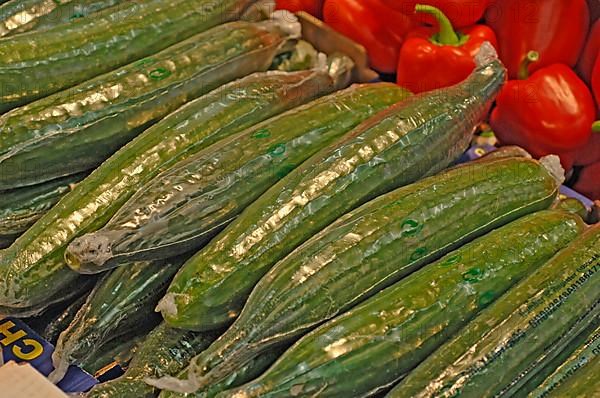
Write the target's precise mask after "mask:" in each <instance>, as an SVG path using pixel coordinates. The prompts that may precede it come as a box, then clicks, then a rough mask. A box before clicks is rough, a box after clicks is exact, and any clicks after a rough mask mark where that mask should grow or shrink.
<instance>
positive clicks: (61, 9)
mask: <svg viewBox="0 0 600 398" xmlns="http://www.w3.org/2000/svg"><path fill="white" fill-rule="evenodd" d="M124 2H125V0H60V1H48V0H10V1H7V2H6V3H4V2H3V1H0V4H2V3H4V4H2V6H0V37H7V36H12V35H15V34H19V33H24V32H31V31H35V30H44V29H48V28H51V27H53V26H56V25H60V24H62V23H67V22H70V21H74V20H77V19H79V18H83V17H86V16H88V15H90V14H93V13H95V12H98V11H100V10H103V9H105V8H109V7H112V6H114V5H117V4H120V3H124Z"/></svg>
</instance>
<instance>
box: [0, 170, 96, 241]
mask: <svg viewBox="0 0 600 398" xmlns="http://www.w3.org/2000/svg"><path fill="white" fill-rule="evenodd" d="M88 174H89V173H79V174H74V175H70V176H67V177H63V178H59V179H56V180H52V181H48V182H45V183H42V184H38V185H33V186H30V187H24V188H19V189H15V190H12V191H7V192H2V193H1V194H2V203H0V238H5V239H7V240H8V239H10V238H12V240H14V239H16V238H17V237H18V236H19V235H21V234H22V233H23V232H25V231H26V230H27V228H29V227H31V226H32V225H33V224H34V223H35V222H36V221H37V220H39V219H40V218H41V217H42V216H43V215H44V214H46V212H47V211H48V210H50V209H51V208H52V207H53V206H54V205H55V204H57V203H58V201H59V200H60V198H62V197H63V196H64V195H65V194H66V193H67V192H70V191H71V190H72V189H73V187H74V185H75V184H77V183H78V182H80V181H81V180H83V179H84V178H85V177H86V176H87V175H88Z"/></svg>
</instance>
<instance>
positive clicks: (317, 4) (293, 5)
mask: <svg viewBox="0 0 600 398" xmlns="http://www.w3.org/2000/svg"><path fill="white" fill-rule="evenodd" d="M276 5H277V7H276V8H277V9H278V10H288V11H291V12H298V11H306V12H307V13H309V14H311V15H314V16H315V17H317V18H321V17H322V15H323V12H322V11H323V0H277V1H276Z"/></svg>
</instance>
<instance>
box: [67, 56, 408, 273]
mask: <svg viewBox="0 0 600 398" xmlns="http://www.w3.org/2000/svg"><path fill="white" fill-rule="evenodd" d="M344 59H345V58H342V60H344ZM348 61H349V60H348ZM351 65H352V63H351V62H350V63H349V66H350V67H349V68H348V69H347V70H348V72H350V71H351V69H352V68H351ZM340 68H344V66H340ZM348 76H349V75H348ZM408 95H409V94H408V92H406V91H405V90H403V89H401V88H400V87H398V86H394V85H390V84H387V83H381V84H369V85H361V86H354V87H351V88H349V89H346V90H343V91H340V92H337V93H334V94H332V95H329V96H326V97H323V98H320V99H317V100H315V101H312V102H310V103H308V104H306V105H303V106H300V107H298V108H295V109H292V110H290V111H288V112H286V113H283V114H281V115H279V116H276V117H275V118H272V119H269V120H267V121H265V122H263V123H260V124H257V125H256V126H253V127H252V128H250V129H247V130H246V131H244V132H242V133H240V134H237V135H235V136H233V137H230V138H229V139H227V140H224V141H222V142H220V143H218V144H216V145H213V146H211V147H210V148H207V149H205V150H204V151H201V152H199V153H197V154H196V155H194V156H192V157H190V158H189V159H186V160H185V161H183V162H180V163H179V164H177V165H175V166H173V167H172V168H170V169H169V170H167V171H166V172H165V173H163V174H161V175H160V176H158V177H156V178H155V179H154V180H152V181H151V182H149V183H148V184H147V185H146V186H144V187H143V188H141V189H140V190H139V191H138V192H137V193H136V194H135V195H134V196H132V197H131V199H130V200H129V201H128V202H127V203H126V204H125V205H123V207H121V209H120V210H119V211H118V212H117V214H115V216H114V217H113V218H112V219H111V220H110V221H109V222H108V223H107V224H106V225H105V226H104V227H103V228H102V229H100V230H99V231H96V232H93V233H91V234H88V235H84V236H82V237H80V238H77V239H75V240H74V241H73V242H72V243H71V244H70V245H69V247H68V249H67V257H66V258H67V261H68V264H69V266H71V267H72V268H73V269H75V270H76V271H78V272H82V273H93V272H100V271H103V270H105V269H107V268H111V267H114V266H115V265H116V264H122V263H123V261H131V260H140V259H155V258H166V257H170V256H172V255H173V253H180V252H182V251H188V250H191V249H196V250H197V249H198V248H200V247H201V246H202V245H203V244H204V243H206V242H208V240H209V239H210V238H212V237H213V236H214V235H215V234H216V233H218V232H219V231H220V230H222V229H223V228H224V226H225V225H227V223H229V222H230V221H231V220H232V219H233V218H235V217H236V216H237V215H238V214H239V212H240V211H242V210H243V209H244V208H245V207H246V206H248V205H249V204H251V203H252V202H253V201H254V200H255V199H256V198H257V197H259V196H260V195H261V194H262V193H263V192H264V191H265V190H267V189H268V188H270V187H271V186H272V185H273V184H275V183H276V182H277V181H278V180H280V179H281V178H283V177H285V175H286V174H287V173H289V172H290V171H292V170H293V169H295V168H296V167H297V166H299V165H300V164H301V163H302V162H303V161H304V160H306V159H307V158H309V157H310V156H311V155H313V154H314V153H315V152H317V151H318V150H320V149H321V148H322V147H323V146H326V145H328V144H330V143H331V142H332V141H335V140H336V139H338V138H339V137H341V136H342V135H343V134H345V133H346V132H348V131H349V130H351V129H352V128H353V127H355V126H356V125H357V124H359V123H360V122H361V121H363V120H364V119H367V118H368V117H369V116H371V115H373V114H375V113H376V112H377V111H379V110H382V109H385V108H386V107H388V106H390V105H392V104H394V103H396V102H398V101H400V100H402V99H405V98H406V97H408Z"/></svg>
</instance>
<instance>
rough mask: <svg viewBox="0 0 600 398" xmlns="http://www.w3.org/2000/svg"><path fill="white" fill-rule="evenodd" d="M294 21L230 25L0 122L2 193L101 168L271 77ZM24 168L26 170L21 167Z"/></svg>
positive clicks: (293, 29) (291, 34)
mask: <svg viewBox="0 0 600 398" xmlns="http://www.w3.org/2000/svg"><path fill="white" fill-rule="evenodd" d="M299 26H300V25H299V23H298V22H297V21H291V20H289V21H285V22H282V21H279V20H273V19H272V20H266V21H262V22H258V23H250V22H244V21H237V22H230V23H228V24H224V25H220V26H218V27H215V28H213V29H210V30H208V31H206V32H203V33H200V34H197V35H195V36H193V37H191V38H189V39H187V40H184V41H182V42H180V43H177V44H176V45H174V46H172V47H169V48H167V49H165V50H163V51H161V52H160V53H157V54H153V55H152V56H150V57H147V58H144V59H141V60H137V61H136V62H134V63H131V64H129V65H126V66H123V67H121V68H119V69H117V70H115V71H112V72H110V73H108V74H105V75H102V76H99V77H97V78H95V79H93V80H90V81H87V82H85V83H83V84H81V85H79V86H76V87H74V88H71V89H69V90H66V91H62V92H59V93H56V94H54V95H51V96H49V97H47V98H43V99H41V100H38V101H36V102H34V103H32V104H29V105H27V106H25V107H21V108H18V109H15V110H13V111H11V112H8V113H7V114H5V115H3V116H2V117H0V127H1V128H2V130H5V131H10V134H8V135H7V136H6V137H5V139H3V140H2V142H1V144H0V189H12V188H15V187H18V186H24V185H31V184H36V183H40V182H44V181H46V180H50V179H53V178H57V177H61V176H64V175H68V174H72V173H75V172H79V171H84V170H89V169H91V168H94V167H96V166H98V165H99V164H100V163H102V162H103V161H104V160H105V159H106V158H108V157H109V156H110V155H112V154H113V153H114V152H115V151H116V150H118V149H119V148H120V147H121V146H123V145H125V144H126V143H127V142H128V141H130V140H131V139H133V138H134V137H136V136H137V135H138V134H140V133H141V132H142V131H143V130H144V129H146V128H148V127H149V126H150V125H152V124H154V123H156V122H157V121H159V120H160V119H161V118H163V117H164V116H166V115H167V114H169V113H171V112H172V111H175V110H176V109H177V108H179V107H180V106H181V105H183V104H185V103H186V102H189V101H191V100H193V99H195V98H197V97H199V96H201V95H203V94H206V93H207V92H209V91H210V90H213V89H215V88H217V87H219V86H221V85H223V84H226V83H228V82H230V81H232V80H235V79H238V78H241V77H243V76H246V75H248V74H251V73H253V72H257V71H266V70H267V69H268V68H269V67H270V65H271V62H272V60H273V59H274V57H275V56H276V55H278V54H279V53H281V52H284V51H287V50H286V49H287V44H288V43H290V41H292V40H293V39H295V38H296V35H297V32H296V30H297V29H296V28H299ZM24 165H26V166H24Z"/></svg>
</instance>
